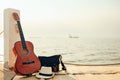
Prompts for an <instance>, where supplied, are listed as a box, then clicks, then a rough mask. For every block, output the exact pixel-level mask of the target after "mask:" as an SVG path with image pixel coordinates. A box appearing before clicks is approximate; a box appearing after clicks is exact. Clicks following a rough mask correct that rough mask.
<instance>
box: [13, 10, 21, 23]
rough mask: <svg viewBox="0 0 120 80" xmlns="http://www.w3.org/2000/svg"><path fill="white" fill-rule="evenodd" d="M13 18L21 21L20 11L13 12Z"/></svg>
mask: <svg viewBox="0 0 120 80" xmlns="http://www.w3.org/2000/svg"><path fill="white" fill-rule="evenodd" d="M13 18H14V19H15V20H16V21H19V20H20V18H19V15H18V13H16V12H14V13H13Z"/></svg>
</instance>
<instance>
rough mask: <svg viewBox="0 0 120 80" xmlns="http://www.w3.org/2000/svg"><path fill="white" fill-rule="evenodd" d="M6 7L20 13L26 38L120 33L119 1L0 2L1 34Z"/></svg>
mask: <svg viewBox="0 0 120 80" xmlns="http://www.w3.org/2000/svg"><path fill="white" fill-rule="evenodd" d="M7 8H13V9H18V10H20V18H21V25H22V28H23V31H24V33H25V34H26V35H39V36H41V35H47V34H49V35H50V34H51V35H68V34H73V35H79V36H80V37H81V36H83V37H84V36H117V37H118V36H119V34H120V0H0V31H1V30H2V29H3V26H4V25H3V19H4V16H3V15H4V10H5V9H7Z"/></svg>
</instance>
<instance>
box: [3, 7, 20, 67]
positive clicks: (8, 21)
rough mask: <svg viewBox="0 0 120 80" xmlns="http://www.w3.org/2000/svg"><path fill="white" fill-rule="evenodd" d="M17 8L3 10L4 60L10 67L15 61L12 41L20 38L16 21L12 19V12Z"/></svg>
mask: <svg viewBox="0 0 120 80" xmlns="http://www.w3.org/2000/svg"><path fill="white" fill-rule="evenodd" d="M13 12H17V13H18V14H19V10H16V9H11V8H8V9H5V10H4V62H5V63H6V62H8V67H9V68H12V67H13V66H14V62H15V59H16V58H15V55H14V53H13V47H14V43H15V42H16V41H18V40H20V36H19V34H18V31H17V25H16V24H17V23H16V21H15V20H14V18H13V16H12V13H13Z"/></svg>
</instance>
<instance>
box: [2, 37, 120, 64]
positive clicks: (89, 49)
mask: <svg viewBox="0 0 120 80" xmlns="http://www.w3.org/2000/svg"><path fill="white" fill-rule="evenodd" d="M26 40H29V41H31V42H32V43H33V45H34V52H35V53H36V55H38V56H51V55H56V54H61V55H62V56H63V61H64V62H66V63H72V64H90V65H92V64H115V63H119V62H120V38H69V37H62V36H61V37H56V36H49V37H39V36H29V37H27V38H26ZM2 53H3V39H2V38H0V55H1V56H0V57H1V58H0V60H1V61H2V60H3V56H2V55H3V54H2Z"/></svg>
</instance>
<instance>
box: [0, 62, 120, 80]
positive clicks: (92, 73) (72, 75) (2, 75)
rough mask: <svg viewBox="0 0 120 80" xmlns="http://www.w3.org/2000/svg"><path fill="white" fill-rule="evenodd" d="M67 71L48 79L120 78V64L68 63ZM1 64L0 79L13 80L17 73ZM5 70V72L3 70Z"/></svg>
mask: <svg viewBox="0 0 120 80" xmlns="http://www.w3.org/2000/svg"><path fill="white" fill-rule="evenodd" d="M66 66H67V73H68V74H66V75H65V72H64V71H62V72H60V73H57V74H56V75H55V77H54V78H52V79H48V80H120V65H109V66H82V65H79V66H78V65H68V64H66ZM6 68H7V67H5V68H4V67H3V64H0V80H11V78H12V77H13V76H14V75H15V73H14V72H13V71H11V70H9V69H6ZM3 70H4V72H3ZM13 80H44V79H37V78H35V76H32V77H28V78H27V77H23V76H15V77H14V79H13Z"/></svg>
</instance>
